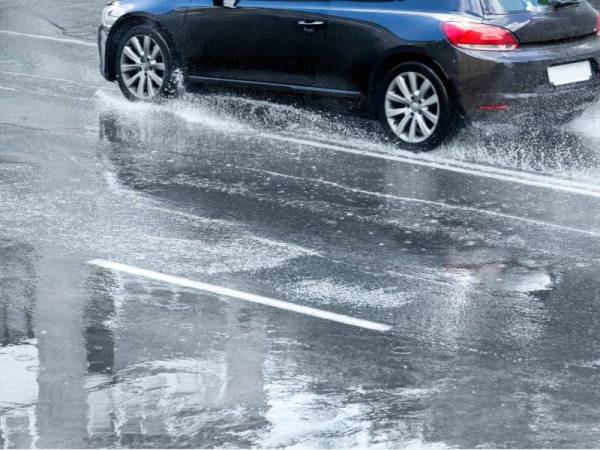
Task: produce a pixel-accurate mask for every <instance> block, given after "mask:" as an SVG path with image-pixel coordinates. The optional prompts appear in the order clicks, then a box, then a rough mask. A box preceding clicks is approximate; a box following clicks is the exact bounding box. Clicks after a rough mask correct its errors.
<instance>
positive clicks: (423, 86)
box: [377, 63, 452, 151]
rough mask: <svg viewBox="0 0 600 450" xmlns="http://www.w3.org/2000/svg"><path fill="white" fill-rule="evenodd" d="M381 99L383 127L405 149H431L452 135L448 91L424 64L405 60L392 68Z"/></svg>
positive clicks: (386, 79) (382, 89)
mask: <svg viewBox="0 0 600 450" xmlns="http://www.w3.org/2000/svg"><path fill="white" fill-rule="evenodd" d="M377 101H378V108H379V118H380V121H381V123H382V125H383V127H384V128H385V129H386V131H387V132H388V134H389V135H390V137H391V138H392V139H393V140H395V141H396V142H398V143H399V144H400V145H401V146H403V147H404V148H407V149H409V150H414V151H424V150H431V149H433V148H435V147H437V146H439V145H440V144H441V143H442V142H443V141H444V140H446V139H448V138H449V137H450V132H451V131H452V127H451V123H452V121H451V117H450V114H451V113H450V101H449V97H448V92H447V90H446V87H445V86H444V84H443V83H442V81H441V80H440V78H439V77H438V75H437V74H436V73H435V72H434V71H433V70H431V69H430V68H429V67H428V66H426V65H424V64H421V63H403V64H400V65H398V66H397V67H396V68H394V69H393V70H392V71H390V72H389V74H388V75H387V77H386V78H385V80H384V82H383V83H382V85H381V87H380V90H379V95H378V100H377Z"/></svg>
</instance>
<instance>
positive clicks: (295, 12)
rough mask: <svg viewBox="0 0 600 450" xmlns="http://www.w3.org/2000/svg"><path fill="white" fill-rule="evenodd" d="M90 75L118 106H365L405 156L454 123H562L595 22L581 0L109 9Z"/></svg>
mask: <svg viewBox="0 0 600 450" xmlns="http://www.w3.org/2000/svg"><path fill="white" fill-rule="evenodd" d="M99 45H100V54H101V69H102V73H103V74H104V76H105V77H106V78H107V79H108V80H110V81H115V80H116V81H118V83H119V86H120V88H121V90H122V91H123V93H124V95H125V96H126V97H127V98H129V99H130V100H155V99H160V98H164V97H168V96H170V95H174V94H175V91H176V86H175V83H176V81H175V78H176V77H175V72H176V71H177V70H180V71H181V73H183V75H184V77H185V79H186V80H187V81H188V82H202V83H218V84H221V85H230V86H253V87H259V88H265V89H272V90H282V91H292V92H299V93H310V94H319V95H325V96H341V97H348V98H355V99H357V100H363V101H366V103H367V104H368V105H369V107H370V110H371V111H372V113H373V115H374V116H375V117H377V118H378V119H379V120H381V122H382V124H383V126H384V128H385V129H386V131H387V132H388V133H389V135H390V136H391V137H392V138H393V139H395V140H397V141H398V142H399V143H400V144H402V146H404V147H405V148H410V149H415V150H420V149H430V148H433V147H435V146H437V145H439V144H440V143H441V142H443V141H444V140H446V139H448V138H449V137H450V136H451V135H452V132H453V131H454V130H456V128H457V125H458V124H459V123H464V119H485V118H487V117H492V118H497V117H501V118H503V119H504V118H508V117H510V118H515V117H516V118H519V120H522V118H523V117H532V118H537V119H540V118H541V119H542V120H547V119H554V118H556V117H561V116H568V115H569V114H572V112H573V111H574V110H577V109H578V108H580V107H581V106H582V105H584V104H586V103H587V102H589V101H591V100H593V99H594V98H595V97H596V92H597V89H596V84H597V82H598V69H599V67H600V37H599V19H598V13H597V12H596V10H595V9H594V8H593V7H592V6H591V5H590V3H588V2H587V1H586V0H123V1H121V2H114V3H112V4H110V5H109V6H107V7H106V9H105V10H104V11H103V14H102V25H101V26H100V30H99Z"/></svg>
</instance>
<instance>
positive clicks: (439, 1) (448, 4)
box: [333, 0, 470, 11]
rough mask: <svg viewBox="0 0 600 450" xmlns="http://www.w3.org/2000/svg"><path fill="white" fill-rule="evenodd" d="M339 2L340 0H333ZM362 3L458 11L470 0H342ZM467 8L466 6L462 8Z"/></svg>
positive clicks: (401, 7)
mask: <svg viewBox="0 0 600 450" xmlns="http://www.w3.org/2000/svg"><path fill="white" fill-rule="evenodd" d="M333 1H334V2H337V1H338V0H333ZM340 1H351V2H361V3H386V4H390V6H391V5H392V4H393V6H394V8H395V9H406V10H412V11H458V10H460V9H461V5H462V4H465V3H469V4H470V0H340ZM462 9H466V8H462Z"/></svg>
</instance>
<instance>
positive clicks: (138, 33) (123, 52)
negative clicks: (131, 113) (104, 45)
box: [116, 25, 177, 101]
mask: <svg viewBox="0 0 600 450" xmlns="http://www.w3.org/2000/svg"><path fill="white" fill-rule="evenodd" d="M116 65H117V67H116V68H117V78H118V82H119V87H120V88H121V91H122V92H123V94H124V95H125V97H127V98H128V99H129V100H132V101H156V100H160V99H164V98H166V97H169V96H172V95H173V94H175V93H176V92H177V86H176V83H177V80H176V79H175V78H176V77H175V69H174V61H173V57H172V54H171V50H170V49H169V46H168V44H167V42H166V41H165V39H164V38H163V37H162V36H161V35H160V33H159V32H158V31H157V30H156V29H155V28H154V27H152V26H149V25H137V26H134V27H132V28H131V29H129V30H128V31H127V32H126V33H124V34H123V35H122V36H121V39H120V42H119V45H118V51H117V60H116Z"/></svg>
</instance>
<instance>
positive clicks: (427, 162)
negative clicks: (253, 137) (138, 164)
mask: <svg viewBox="0 0 600 450" xmlns="http://www.w3.org/2000/svg"><path fill="white" fill-rule="evenodd" d="M257 135H258V136H259V137H262V138H265V139H272V140H278V141H282V142H290V143H293V144H298V145H306V146H309V147H315V148H322V149H328V150H333V151H336V152H342V153H348V154H351V155H357V156H367V157H371V158H378V159H384V160H388V161H394V162H402V163H406V164H412V165H415V166H422V167H429V168H433V169H441V170H446V171H449V172H456V173H463V174H467V175H474V176H477V177H481V178H491V179H494V180H499V181H508V182H511V183H516V184H522V185H525V186H533V187H539V188H542V189H550V190H554V191H561V192H568V193H570V194H579V195H585V196H589V197H595V198H600V185H598V186H595V185H592V184H587V183H579V182H577V181H570V180H565V179H560V178H551V177H549V176H544V175H535V174H531V173H526V172H519V171H514V170H510V169H500V168H489V167H488V166H483V165H481V166H479V165H476V164H470V163H462V164H461V163H460V162H459V161H454V160H448V159H442V158H436V159H437V161H436V159H434V158H427V159H425V158H417V157H408V156H400V155H387V154H385V153H376V152H370V151H364V150H358V149H354V148H351V147H343V146H341V145H335V144H327V143H322V142H315V141H310V140H307V139H300V138H293V137H289V136H280V135H277V134H272V133H258V134H257Z"/></svg>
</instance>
